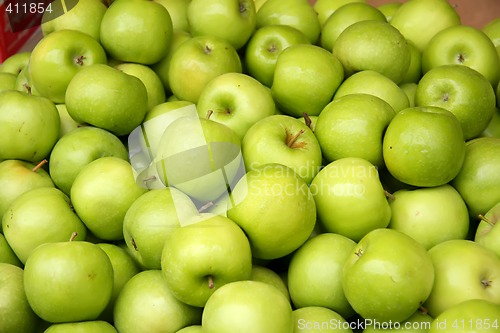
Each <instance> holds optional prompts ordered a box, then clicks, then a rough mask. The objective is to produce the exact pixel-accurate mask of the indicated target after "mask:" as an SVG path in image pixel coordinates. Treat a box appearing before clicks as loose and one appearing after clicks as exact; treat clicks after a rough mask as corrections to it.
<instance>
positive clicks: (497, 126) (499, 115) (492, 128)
mask: <svg viewBox="0 0 500 333" xmlns="http://www.w3.org/2000/svg"><path fill="white" fill-rule="evenodd" d="M497 100H498V97H497ZM480 136H486V137H495V138H500V109H499V108H498V107H497V108H496V109H495V113H493V117H491V120H490V122H489V123H488V126H486V128H485V129H484V131H483V132H482V133H481V135H480Z"/></svg>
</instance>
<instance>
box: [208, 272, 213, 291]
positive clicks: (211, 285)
mask: <svg viewBox="0 0 500 333" xmlns="http://www.w3.org/2000/svg"><path fill="white" fill-rule="evenodd" d="M208 288H210V289H213V288H214V278H213V276H212V275H209V276H208Z"/></svg>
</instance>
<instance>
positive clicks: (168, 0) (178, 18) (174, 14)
mask: <svg viewBox="0 0 500 333" xmlns="http://www.w3.org/2000/svg"><path fill="white" fill-rule="evenodd" d="M153 1H155V2H157V3H159V4H160V5H162V6H163V7H165V8H166V9H167V10H168V13H169V14H170V19H171V20H172V28H173V30H174V32H175V31H185V32H188V31H189V23H188V19H187V7H188V5H189V3H190V2H191V0H153Z"/></svg>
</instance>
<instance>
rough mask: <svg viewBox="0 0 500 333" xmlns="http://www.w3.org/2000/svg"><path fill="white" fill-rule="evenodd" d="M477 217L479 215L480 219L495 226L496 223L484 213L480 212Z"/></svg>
mask: <svg viewBox="0 0 500 333" xmlns="http://www.w3.org/2000/svg"><path fill="white" fill-rule="evenodd" d="M477 217H479V219H480V220H481V221H484V222H486V223H488V224H489V225H491V226H492V227H493V226H495V223H493V222H492V221H491V220H490V219H489V218H487V217H486V216H484V215H483V214H479V215H478V216H477Z"/></svg>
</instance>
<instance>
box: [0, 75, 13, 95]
mask: <svg viewBox="0 0 500 333" xmlns="http://www.w3.org/2000/svg"><path fill="white" fill-rule="evenodd" d="M16 81H17V75H15V74H12V73H2V72H0V92H2V91H4V90H15V89H16Z"/></svg>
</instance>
